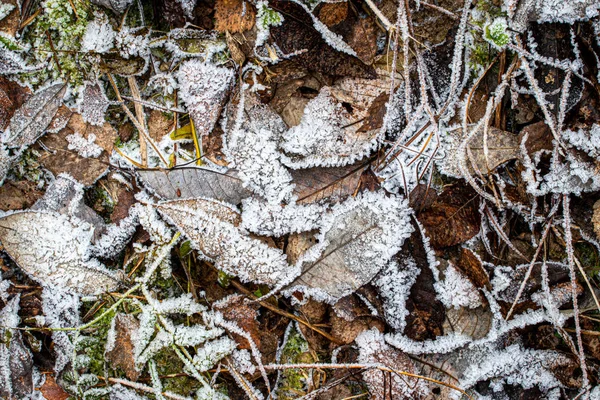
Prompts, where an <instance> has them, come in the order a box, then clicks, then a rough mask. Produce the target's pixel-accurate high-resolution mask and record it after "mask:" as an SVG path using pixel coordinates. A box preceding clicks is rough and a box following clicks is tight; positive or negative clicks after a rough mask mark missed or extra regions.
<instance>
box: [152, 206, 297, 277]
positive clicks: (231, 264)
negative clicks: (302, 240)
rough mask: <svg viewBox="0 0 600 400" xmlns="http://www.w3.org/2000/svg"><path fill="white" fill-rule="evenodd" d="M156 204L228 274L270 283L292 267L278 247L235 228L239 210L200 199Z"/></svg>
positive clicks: (197, 246)
mask: <svg viewBox="0 0 600 400" xmlns="http://www.w3.org/2000/svg"><path fill="white" fill-rule="evenodd" d="M156 207H157V209H158V210H159V211H160V212H161V213H162V214H163V215H165V216H166V217H168V219H170V220H171V221H172V222H173V224H174V225H175V226H177V227H178V228H179V229H181V230H182V231H183V233H184V234H186V235H187V236H188V237H189V238H190V239H191V240H192V242H193V244H194V246H195V247H196V248H197V249H198V250H199V251H201V252H202V254H204V255H205V256H206V257H207V258H209V259H211V260H213V261H214V263H215V266H216V267H217V268H219V269H220V270H223V271H224V272H226V273H227V274H229V275H233V276H238V277H239V278H240V279H241V280H242V281H245V282H248V281H250V282H256V283H265V284H270V285H273V284H275V283H277V282H278V281H280V280H282V279H283V277H284V276H285V274H286V273H288V272H289V271H290V270H292V267H290V266H289V265H288V263H287V262H286V260H285V255H284V254H283V253H282V252H281V250H279V249H277V248H272V247H269V246H268V245H267V244H265V243H264V242H262V241H260V240H257V239H253V238H251V237H249V236H247V235H245V234H244V233H243V232H242V231H241V230H240V229H239V228H238V227H237V225H238V224H239V221H240V216H239V214H238V212H237V211H236V210H234V209H233V208H231V207H230V206H228V205H226V204H224V203H220V202H217V201H214V200H209V199H201V198H199V199H193V200H174V201H167V202H162V203H159V204H158V205H156Z"/></svg>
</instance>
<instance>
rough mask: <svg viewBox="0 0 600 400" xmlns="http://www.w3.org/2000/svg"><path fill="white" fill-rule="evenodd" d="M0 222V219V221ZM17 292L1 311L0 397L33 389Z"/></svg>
mask: <svg viewBox="0 0 600 400" xmlns="http://www.w3.org/2000/svg"><path fill="white" fill-rule="evenodd" d="M0 223H1V222H0ZM19 299H20V295H17V296H15V297H13V298H12V299H11V300H9V301H8V302H7V303H6V305H5V306H4V308H3V309H2V310H0V382H2V384H0V397H2V398H4V399H24V398H26V397H28V396H29V394H30V393H31V392H32V389H33V377H32V374H33V356H32V355H31V352H30V351H29V349H28V348H27V347H26V346H25V343H24V342H23V336H22V334H21V331H19V330H17V329H13V328H17V326H18V325H19V322H20V318H19V315H18V312H19Z"/></svg>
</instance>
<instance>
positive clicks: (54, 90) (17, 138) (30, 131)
mask: <svg viewBox="0 0 600 400" xmlns="http://www.w3.org/2000/svg"><path fill="white" fill-rule="evenodd" d="M66 90H67V86H66V85H64V84H62V83H58V84H55V85H52V86H49V87H47V88H45V89H42V90H40V91H38V92H37V93H36V94H34V95H33V96H32V97H31V98H30V99H29V100H27V102H26V103H25V104H23V106H21V108H19V109H18V110H17V111H16V112H15V114H14V115H13V117H12V119H11V121H10V128H9V129H10V130H9V133H8V135H7V136H6V137H5V139H4V142H5V143H6V145H7V146H8V147H21V146H28V145H30V144H32V143H34V142H35V141H36V140H37V139H38V138H39V137H40V136H41V135H43V134H44V131H45V130H46V128H47V127H48V125H50V122H51V121H52V118H54V115H55V114H56V112H57V111H58V107H60V105H61V104H62V100H63V96H64V95H65V92H66Z"/></svg>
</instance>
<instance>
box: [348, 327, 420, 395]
mask: <svg viewBox="0 0 600 400" xmlns="http://www.w3.org/2000/svg"><path fill="white" fill-rule="evenodd" d="M356 344H357V345H358V348H359V351H360V353H359V356H358V360H359V362H361V363H365V364H380V365H382V366H385V367H387V368H391V369H393V370H396V371H402V372H408V373H409V374H414V373H415V366H414V364H413V362H412V361H411V359H410V358H409V357H408V355H406V354H405V353H403V352H401V351H400V350H397V349H395V348H393V347H391V346H389V345H388V344H387V343H385V340H384V337H383V335H382V334H381V332H379V331H377V330H375V329H371V330H369V331H365V332H363V333H361V334H360V335H358V337H357V338H356ZM363 379H364V380H365V382H366V383H367V385H368V387H369V392H370V393H371V395H372V396H373V397H374V398H377V399H382V400H392V399H395V398H398V399H411V398H412V399H414V398H421V396H423V395H425V394H427V393H428V392H429V390H428V387H427V385H426V384H425V382H424V381H422V380H420V379H416V378H410V377H407V376H401V375H396V374H391V375H390V376H389V379H388V377H386V376H385V375H384V374H383V373H382V372H381V371H379V370H377V369H368V370H367V371H366V372H363Z"/></svg>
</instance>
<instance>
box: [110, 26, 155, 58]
mask: <svg viewBox="0 0 600 400" xmlns="http://www.w3.org/2000/svg"><path fill="white" fill-rule="evenodd" d="M140 31H141V28H140V29H138V28H129V27H126V26H125V27H123V28H122V29H121V30H120V31H119V32H118V33H117V34H116V36H115V47H116V48H117V49H118V50H119V52H120V54H121V56H123V58H126V59H128V58H130V57H142V58H145V57H146V56H147V55H148V53H149V51H150V50H149V47H148V42H149V39H148V34H143V33H140Z"/></svg>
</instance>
